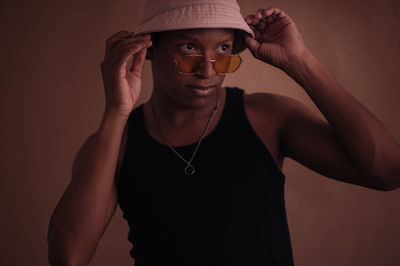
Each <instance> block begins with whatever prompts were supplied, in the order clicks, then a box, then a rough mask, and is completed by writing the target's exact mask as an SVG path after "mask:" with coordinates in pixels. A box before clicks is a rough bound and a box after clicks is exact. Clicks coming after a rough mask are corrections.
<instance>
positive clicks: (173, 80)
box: [48, 0, 400, 266]
mask: <svg viewBox="0 0 400 266" xmlns="http://www.w3.org/2000/svg"><path fill="white" fill-rule="evenodd" d="M139 16H140V19H139V21H140V23H139V28H138V30H137V31H136V33H134V32H128V31H120V32H117V33H115V34H114V35H113V36H111V37H110V38H109V39H108V40H107V43H106V52H105V58H104V60H103V61H102V63H101V70H102V76H103V82H104V88H105V97H106V107H105V111H104V115H103V119H102V122H101V125H100V127H99V129H98V130H97V131H96V132H95V133H94V134H93V135H91V136H90V137H89V138H88V140H87V141H86V142H85V144H84V145H83V146H82V148H81V149H80V151H79V152H78V154H77V156H76V158H75V161H74V164H73V169H72V179H71V181H70V184H69V185H68V187H67V189H66V191H65V193H64V195H63V196H62V198H61V200H60V202H59V203H58V205H57V207H56V209H55V210H54V213H53V215H52V217H51V221H50V225H49V232H48V245H49V262H50V263H51V265H87V264H88V263H89V262H90V260H91V258H92V256H93V254H94V253H95V250H96V246H97V244H98V243H99V241H100V238H101V237H102V235H103V234H104V232H105V230H106V228H107V226H108V224H109V222H110V220H111V218H112V216H113V214H114V212H115V209H116V207H117V205H118V204H119V205H120V207H121V209H122V211H123V217H124V218H125V219H126V220H127V222H128V225H129V229H130V231H129V235H128V239H129V241H131V242H132V244H133V249H132V250H131V252H130V255H131V256H132V257H133V258H134V259H135V265H137V266H142V265H143V266H144V265H146V266H148V265H230V266H232V265H249V266H250V265H294V261H293V256H292V248H291V243H290V236H289V230H288V226H287V219H286V212H285V204H284V183H285V176H284V174H283V173H282V172H281V169H282V167H283V163H284V159H285V158H287V157H289V158H292V159H294V160H296V161H298V162H300V163H301V164H303V165H304V166H305V167H308V168H310V169H312V170H314V171H316V172H318V173H320V174H321V175H323V176H326V177H329V178H333V179H336V180H339V181H342V182H347V183H351V184H355V185H359V186H364V187H368V188H371V189H376V190H381V191H390V190H393V189H396V188H398V187H399V184H400V175H399V173H400V146H399V143H398V142H396V140H395V139H394V137H393V136H391V135H390V133H389V132H388V131H387V130H386V129H385V127H384V126H383V125H382V124H381V123H380V122H379V121H378V120H377V118H376V117H375V116H374V115H373V114H372V113H371V112H369V111H368V110H367V109H366V108H365V106H363V105H362V104H361V103H360V102H359V101H357V99H355V98H354V97H353V96H352V95H351V94H350V93H349V92H348V91H347V90H346V89H344V88H343V87H342V86H341V85H339V84H338V82H336V81H335V79H334V78H333V77H332V76H331V75H330V74H329V73H328V71H327V70H326V69H325V68H324V67H323V66H322V65H321V64H320V63H319V62H318V60H317V59H316V58H315V56H314V55H313V54H312V52H311V51H310V50H309V49H308V48H307V47H306V46H305V44H304V42H303V39H302V36H301V34H300V33H299V31H298V29H297V27H296V24H295V23H294V21H293V20H292V19H291V18H290V17H289V16H288V15H287V14H286V13H285V12H284V11H283V10H281V9H279V8H275V7H271V8H266V9H265V8H261V9H259V10H257V11H256V12H255V13H254V14H251V15H248V16H247V17H246V18H243V17H242V16H241V15H240V9H239V6H238V5H237V3H236V1H235V0H229V1H226V0H212V1H210V0H199V1H183V0H173V1H161V0H158V1H142V5H141V10H140V12H139ZM244 49H249V50H250V52H251V54H252V55H253V56H254V58H255V59H256V60H261V61H262V62H265V64H270V65H273V66H275V67H277V68H279V69H281V70H282V71H284V72H285V73H286V74H287V75H288V76H289V77H290V78H292V79H294V80H295V81H296V82H297V83H298V84H299V85H300V86H301V87H302V88H303V89H304V90H305V92H306V93H307V94H308V95H309V97H310V98H311V99H312V100H313V102H314V103H315V104H316V106H317V107H318V108H319V110H320V111H321V113H322V114H323V115H324V118H325V119H326V120H325V119H322V118H320V117H319V116H317V115H316V114H315V113H314V112H313V111H311V110H310V109H309V108H308V107H306V106H305V105H304V104H302V103H300V102H299V101H297V100H295V99H292V98H289V97H285V96H281V95H276V94H272V93H268V92H266V91H265V92H262V93H254V94H248V93H245V91H244V90H243V89H241V88H237V87H223V86H222V84H223V81H224V78H225V76H226V75H228V74H230V73H233V72H234V71H235V70H236V69H237V68H238V67H239V66H240V64H241V58H240V52H241V51H243V50H244ZM146 58H147V59H149V60H151V64H152V73H153V82H154V86H153V93H152V96H151V98H150V100H149V101H147V102H145V103H144V104H141V105H140V106H137V107H135V106H136V104H137V103H138V99H139V96H140V94H141V90H142V76H141V73H142V68H143V64H144V62H145V60H146ZM131 59H132V61H131V65H129V61H130V60H131ZM260 88H263V89H265V90H267V88H268V86H267V85H266V84H260Z"/></svg>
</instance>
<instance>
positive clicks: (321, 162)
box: [245, 8, 400, 190]
mask: <svg viewBox="0 0 400 266" xmlns="http://www.w3.org/2000/svg"><path fill="white" fill-rule="evenodd" d="M246 22H247V23H248V24H249V26H250V27H251V28H252V29H253V31H254V32H255V35H256V36H255V39H252V38H250V37H246V39H245V40H246V44H247V47H248V48H249V50H250V51H251V53H252V54H253V56H254V57H256V58H258V59H260V60H262V61H264V62H266V63H268V64H271V65H274V66H276V67H278V68H280V69H282V70H283V71H284V72H286V73H287V74H288V75H289V76H290V77H291V78H293V79H294V80H295V81H296V82H297V83H298V84H299V85H300V86H301V87H302V88H303V89H304V90H305V91H306V93H307V94H308V95H309V96H310V98H311V99H312V100H313V102H314V103H315V104H316V106H317V107H318V108H319V110H320V111H321V113H322V114H323V115H324V116H325V118H326V120H327V121H324V120H322V119H320V118H319V117H317V116H316V114H315V113H313V112H312V111H311V110H310V109H309V108H307V107H306V106H305V105H304V104H301V103H299V102H297V101H293V102H292V104H290V112H289V115H288V116H287V119H285V123H284V125H283V127H282V130H281V134H280V135H281V146H282V147H281V149H282V152H283V154H284V155H285V156H287V157H291V158H293V159H295V160H296V161H298V162H300V163H302V164H304V165H305V166H307V167H309V168H311V169H313V170H315V171H317V172H319V173H321V174H323V175H325V176H328V177H332V178H335V179H338V180H341V181H344V182H348V183H353V184H357V185H361V186H365V187H370V188H373V189H378V190H393V189H395V188H398V187H400V145H399V143H398V142H396V140H395V139H394V137H393V136H392V135H391V134H390V133H389V132H388V131H387V129H386V128H385V127H384V126H383V125H382V124H381V123H380V122H379V120H378V119H377V118H376V117H375V116H374V115H373V114H372V113H371V112H369V111H368V110H367V109H366V108H365V107H364V106H363V105H362V104H361V103H360V102H359V101H357V100H356V99H355V98H354V97H353V96H352V95H351V94H350V93H349V92H348V91H347V90H345V89H344V88H343V87H342V86H341V85H340V84H338V82H336V81H335V80H334V79H333V77H332V76H331V75H330V74H329V73H328V71H326V69H325V68H324V67H323V66H322V65H321V64H320V63H319V62H318V60H317V59H316V58H315V57H314V56H313V54H312V53H311V52H310V51H309V50H308V49H307V48H306V47H305V45H304V43H303V40H302V37H301V35H300V33H299V32H298V30H297V28H296V26H295V23H294V22H293V20H292V19H291V18H290V17H289V16H287V15H286V14H285V13H284V12H283V11H282V10H280V9H277V8H269V9H260V10H258V11H257V12H256V14H255V15H250V16H248V17H246Z"/></svg>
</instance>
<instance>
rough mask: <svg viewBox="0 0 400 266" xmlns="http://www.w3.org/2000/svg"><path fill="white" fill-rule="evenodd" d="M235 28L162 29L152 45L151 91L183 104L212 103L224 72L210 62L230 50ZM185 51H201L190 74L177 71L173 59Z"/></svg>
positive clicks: (228, 53) (199, 105)
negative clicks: (198, 61)
mask: <svg viewBox="0 0 400 266" xmlns="http://www.w3.org/2000/svg"><path fill="white" fill-rule="evenodd" d="M233 40H234V30H230V29H193V30H180V31H168V32H162V33H160V34H159V35H158V36H157V40H155V42H154V45H153V49H152V57H151V61H152V70H153V81H154V93H155V94H157V97H160V98H161V99H163V100H166V101H170V103H172V104H176V105H180V106H184V107H195V108H196V107H202V106H205V105H207V104H210V103H211V102H212V103H214V104H215V97H216V93H217V90H219V89H220V87H221V85H222V82H223V80H224V77H225V76H224V75H219V74H217V73H216V72H215V69H214V66H213V63H212V62H209V61H207V60H214V59H216V58H218V56H221V55H230V54H232V46H233ZM185 55H203V56H204V59H205V60H204V62H203V64H201V66H199V67H198V68H196V70H195V72H194V73H193V75H182V74H179V72H178V70H177V68H176V65H175V61H174V59H175V58H176V59H179V58H180V57H182V56H185Z"/></svg>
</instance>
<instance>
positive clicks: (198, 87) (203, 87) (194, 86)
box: [187, 85, 216, 90]
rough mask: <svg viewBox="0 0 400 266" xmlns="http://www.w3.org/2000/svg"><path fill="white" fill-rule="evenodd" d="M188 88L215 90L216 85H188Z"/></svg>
mask: <svg viewBox="0 0 400 266" xmlns="http://www.w3.org/2000/svg"><path fill="white" fill-rule="evenodd" d="M187 87H189V88H194V89H197V90H208V89H210V88H215V87H216V86H215V85H210V86H202V85H188V86H187Z"/></svg>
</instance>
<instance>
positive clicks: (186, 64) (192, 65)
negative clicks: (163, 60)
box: [163, 45, 243, 75]
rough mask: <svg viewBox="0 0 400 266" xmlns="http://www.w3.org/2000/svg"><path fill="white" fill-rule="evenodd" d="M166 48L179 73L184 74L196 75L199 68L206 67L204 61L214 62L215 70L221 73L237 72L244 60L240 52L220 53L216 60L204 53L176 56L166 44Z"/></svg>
mask: <svg viewBox="0 0 400 266" xmlns="http://www.w3.org/2000/svg"><path fill="white" fill-rule="evenodd" d="M163 46H164V45H163ZM164 48H165V49H166V50H167V51H168V53H169V54H170V55H171V56H172V57H173V58H174V61H175V66H176V68H177V69H178V72H179V74H182V75H194V74H195V72H196V71H197V70H198V69H199V68H202V67H204V62H211V63H213V66H214V69H215V72H216V73H217V74H219V75H225V74H229V73H233V72H235V71H236V70H237V69H238V68H239V66H240V65H241V63H242V61H243V59H242V58H241V57H240V56H239V55H238V54H236V55H220V56H218V58H217V59H216V60H206V59H205V56H204V55H183V56H181V57H180V58H175V56H174V55H173V54H172V53H171V51H170V50H169V49H168V48H167V47H166V46H164Z"/></svg>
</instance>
